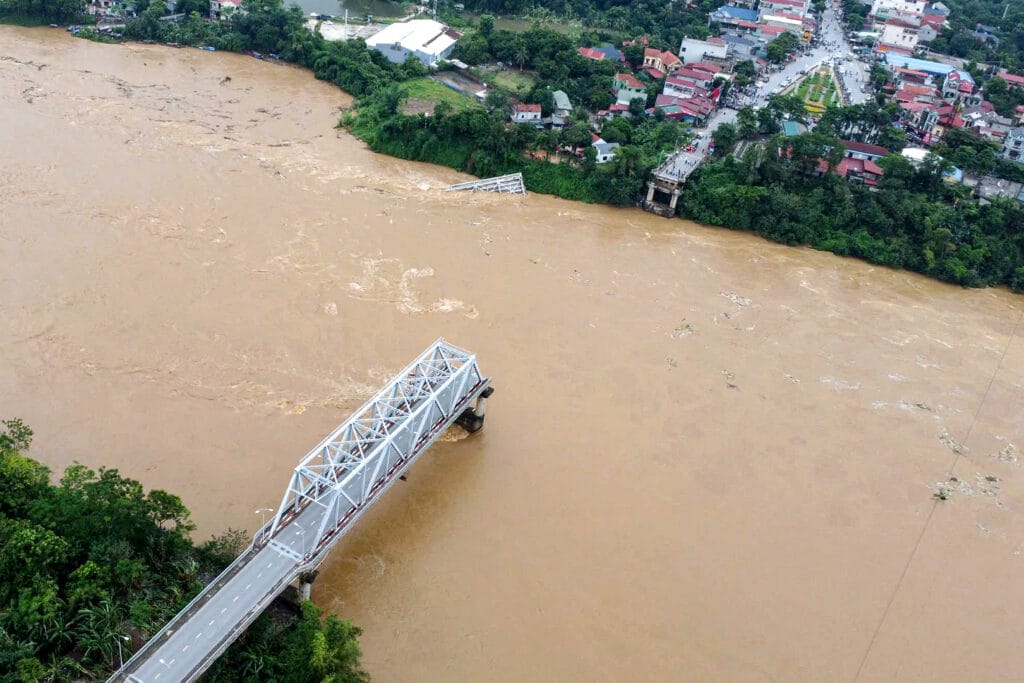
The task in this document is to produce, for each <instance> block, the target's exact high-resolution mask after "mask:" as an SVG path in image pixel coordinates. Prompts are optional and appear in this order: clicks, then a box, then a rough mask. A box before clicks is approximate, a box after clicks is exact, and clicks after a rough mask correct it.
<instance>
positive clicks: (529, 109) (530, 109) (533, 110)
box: [509, 102, 543, 128]
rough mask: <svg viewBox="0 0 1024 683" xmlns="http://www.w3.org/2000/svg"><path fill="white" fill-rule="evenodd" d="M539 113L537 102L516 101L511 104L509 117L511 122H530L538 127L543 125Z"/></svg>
mask: <svg viewBox="0 0 1024 683" xmlns="http://www.w3.org/2000/svg"><path fill="white" fill-rule="evenodd" d="M540 113H541V112H540V105H539V104H523V103H521V102H516V103H515V104H513V105H512V113H511V114H510V116H509V117H510V118H511V119H512V123H530V124H533V125H534V126H536V127H537V128H540V127H541V126H542V125H543V124H542V123H541V120H540Z"/></svg>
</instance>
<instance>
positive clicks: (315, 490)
mask: <svg viewBox="0 0 1024 683" xmlns="http://www.w3.org/2000/svg"><path fill="white" fill-rule="evenodd" d="M489 383H490V382H489V380H487V379H486V378H484V377H483V376H482V375H481V374H480V371H479V368H478V367H477V365H476V359H475V357H473V356H471V355H468V354H466V353H465V352H463V351H461V350H459V349H457V348H455V347H452V346H449V345H447V344H446V343H445V342H444V341H443V340H438V341H437V342H436V343H435V344H434V346H432V347H431V348H429V349H427V351H426V352H424V354H423V355H421V357H420V358H419V359H417V360H416V361H414V362H413V364H412V365H410V366H409V367H408V368H406V369H405V370H404V371H403V372H402V373H401V374H400V375H398V377H396V378H395V379H394V380H392V382H391V383H390V384H389V385H388V386H387V387H385V389H383V390H381V392H380V393H379V394H378V395H377V396H376V397H375V398H374V399H371V400H370V401H369V402H368V403H367V404H366V405H365V406H363V408H362V409H360V410H359V411H358V412H357V413H356V414H355V415H353V416H352V417H351V418H349V420H348V421H346V422H345V423H343V424H342V425H341V426H340V427H339V428H338V429H337V430H335V432H333V433H332V434H331V435H330V436H328V437H327V438H326V439H325V440H324V441H323V442H321V444H320V445H319V446H317V447H316V448H314V449H313V450H312V451H311V452H310V453H309V454H308V455H307V456H306V458H305V459H303V461H302V462H300V465H299V466H298V467H297V468H296V469H295V476H294V479H293V484H292V486H290V487H289V489H288V492H287V493H286V494H285V498H284V501H283V502H282V505H281V508H280V509H279V511H278V513H277V515H276V516H275V518H274V520H273V521H272V522H270V523H269V524H268V525H267V526H265V527H264V528H263V529H261V530H260V531H259V532H258V534H257V541H258V542H254V544H253V545H252V546H250V547H249V548H248V549H247V550H246V551H245V552H243V553H242V554H241V555H240V556H239V557H238V558H237V559H236V560H235V561H234V562H233V563H232V564H231V565H230V566H229V567H228V568H227V569H226V570H224V572H223V573H222V574H221V575H220V576H218V577H217V578H216V579H215V580H214V581H213V582H212V583H210V585H208V586H207V587H206V588H205V589H204V590H203V592H202V593H200V594H199V595H198V596H197V597H196V598H195V599H194V600H193V601H192V602H190V603H189V604H188V605H187V606H186V607H185V609H183V610H182V611H181V612H179V613H178V614H177V615H176V616H175V617H174V618H173V619H172V620H171V621H170V622H169V623H168V624H167V625H166V626H165V627H164V628H163V629H161V631H160V632H159V633H157V634H156V635H155V636H154V637H153V638H152V639H151V640H150V641H149V642H147V643H146V644H145V645H144V646H143V647H142V649H140V650H139V651H138V652H136V653H135V655H134V656H133V657H132V658H131V659H130V660H129V661H128V662H127V663H125V665H124V666H123V667H122V668H121V669H120V670H119V671H117V672H116V673H115V674H114V675H113V676H112V677H111V678H110V679H109V680H110V681H111V682H112V681H134V682H135V683H153V682H159V683H168V682H172V681H173V682H174V683H178V682H179V681H193V680H195V679H196V678H198V677H199V676H200V675H201V674H202V673H203V672H204V671H205V670H206V669H207V668H209V667H210V665H211V664H212V663H213V662H214V661H215V660H216V658H217V657H219V656H220V655H221V653H223V651H224V650H225V649H227V647H228V646H229V645H230V644H231V643H232V642H234V640H235V639H236V638H238V636H239V635H241V634H242V632H243V631H244V630H245V628H246V627H247V626H248V625H249V624H250V623H252V621H254V620H255V619H256V617H258V616H259V615H260V613H261V612H262V611H263V610H264V609H265V608H266V607H267V605H269V604H270V603H271V601H273V599H274V598H275V597H277V596H278V595H280V594H281V593H282V592H283V591H284V589H285V588H286V587H287V586H288V584H289V583H290V582H291V581H293V580H294V579H295V578H296V577H298V575H299V574H300V573H301V572H303V571H307V570H310V569H313V568H315V567H316V566H318V565H319V564H320V563H321V562H323V560H324V558H325V557H326V555H327V553H328V552H329V551H330V549H331V547H332V546H333V545H334V544H335V543H336V542H337V541H338V539H339V538H341V537H342V536H343V535H344V534H345V532H346V531H347V530H348V529H349V528H351V527H352V525H353V524H355V522H356V521H357V520H358V519H359V517H361V516H362V515H363V513H364V512H365V511H366V510H367V509H369V507H370V506H371V504H372V503H374V502H375V501H376V500H377V499H378V498H379V497H380V496H381V495H382V494H383V493H384V491H386V490H387V488H388V487H389V486H391V485H392V484H393V483H394V481H395V480H397V479H398V478H399V477H400V476H401V475H402V474H403V473H404V472H405V471H406V470H407V469H408V468H409V467H410V466H411V465H412V463H413V462H414V461H415V460H416V459H417V458H418V457H419V456H420V455H421V454H422V453H423V452H424V451H426V450H427V449H428V448H429V447H430V446H431V445H432V444H433V443H434V441H436V440H437V438H438V437H439V436H440V435H441V434H442V433H444V431H445V430H446V429H448V427H450V426H451V425H452V424H453V423H454V422H456V421H457V420H458V419H459V418H460V416H461V415H462V413H463V412H464V411H466V410H467V408H469V405H470V403H471V402H472V401H474V400H476V399H478V398H479V402H478V409H479V410H481V413H480V416H479V417H478V418H477V419H478V420H480V421H481V422H482V419H483V418H482V415H483V413H482V401H483V400H484V399H483V398H481V394H483V395H484V396H486V395H487V394H489V393H490V390H489V389H488V385H489ZM485 392H486V393H485ZM367 416H371V417H367ZM475 428H479V426H477V427H475ZM475 428H474V427H471V429H475ZM315 463H319V464H316V466H313V465H314V464H315ZM299 482H307V483H306V484H304V485H302V486H301V487H300V488H296V485H297V484H298V483H299Z"/></svg>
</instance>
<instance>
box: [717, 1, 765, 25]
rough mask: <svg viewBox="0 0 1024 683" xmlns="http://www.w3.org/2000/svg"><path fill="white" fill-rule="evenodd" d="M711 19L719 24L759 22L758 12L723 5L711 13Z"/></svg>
mask: <svg viewBox="0 0 1024 683" xmlns="http://www.w3.org/2000/svg"><path fill="white" fill-rule="evenodd" d="M711 19H712V20H714V21H719V22H722V21H724V22H728V23H734V22H737V21H753V22H757V12H755V11H754V10H752V9H744V8H742V7H733V6H731V5H723V6H721V7H719V8H718V9H716V10H715V11H714V12H712V13H711Z"/></svg>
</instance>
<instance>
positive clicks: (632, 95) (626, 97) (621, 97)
mask: <svg viewBox="0 0 1024 683" xmlns="http://www.w3.org/2000/svg"><path fill="white" fill-rule="evenodd" d="M612 94H613V95H615V100H616V101H617V102H618V103H619V104H626V105H628V104H629V103H630V102H632V101H633V100H643V101H644V103H646V102H647V89H646V88H645V87H644V84H643V83H641V82H640V81H639V80H638V79H637V78H636V76H631V75H630V74H615V75H614V76H613V77H612Z"/></svg>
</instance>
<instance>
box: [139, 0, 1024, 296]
mask: <svg viewBox="0 0 1024 683" xmlns="http://www.w3.org/2000/svg"><path fill="white" fill-rule="evenodd" d="M154 16H155V15H154ZM154 16H148V15H144V16H143V17H141V18H140V19H138V20H136V21H133V22H131V23H130V24H129V25H128V27H126V30H125V35H126V36H127V37H129V38H134V39H147V40H158V41H159V42H165V43H176V44H187V45H197V46H201V45H212V46H215V47H217V48H219V49H224V50H228V51H233V52H242V53H254V54H274V55H279V56H280V58H281V59H283V60H285V61H289V62H292V63H295V64H297V65H299V66H302V67H305V68H307V69H310V70H311V71H312V72H313V74H314V75H315V76H316V78H318V79H321V80H326V81H329V82H331V83H334V84H335V85H337V86H338V87H340V88H342V89H343V90H345V91H346V92H348V93H350V94H352V95H354V96H355V97H356V98H358V99H357V102H356V104H355V107H354V113H350V114H349V115H347V116H346V117H343V118H342V119H341V122H342V124H343V125H345V126H346V127H348V128H349V130H350V131H351V132H352V133H353V134H354V135H356V136H357V137H359V138H360V139H361V140H363V141H364V142H366V143H367V144H368V145H369V146H370V148H371V149H373V150H374V151H377V152H380V153H384V154H388V155H391V156H396V157H398V158H402V159H408V160H414V161H424V162H428V163H433V164H439V165H444V166H448V167H450V168H454V169H457V170H460V171H463V172H467V173H472V174H474V175H477V176H479V177H488V176H494V175H502V174H506V173H515V172H521V173H523V177H524V180H525V182H526V186H527V189H528V190H530V191H532V192H540V193H544V194H552V195H555V196H558V197H562V198H565V199H571V200H576V201H584V202H590V203H605V204H611V205H616V206H635V205H637V202H638V200H639V198H640V197H641V194H642V192H643V190H644V187H645V182H646V180H647V178H648V175H649V173H650V171H651V169H652V168H654V166H655V165H656V163H657V160H658V158H660V155H662V154H664V153H666V152H667V151H668V150H671V149H673V148H674V147H675V146H676V145H677V144H678V143H679V140H680V138H679V135H680V132H679V129H678V128H677V127H676V125H675V124H673V123H668V122H661V121H658V120H656V119H654V118H650V117H645V118H643V119H642V120H639V121H637V122H635V123H634V122H627V121H626V120H625V119H617V120H616V121H614V122H611V123H609V124H607V125H606V127H611V126H613V125H614V126H617V127H618V128H617V130H618V133H617V135H621V136H623V137H622V139H623V140H624V144H623V146H622V147H620V148H619V149H618V150H616V155H615V157H614V158H613V160H612V161H611V162H609V163H606V164H600V165H599V164H597V163H595V160H594V155H593V148H592V147H590V135H591V133H590V131H589V129H587V128H586V127H585V126H584V125H583V124H577V125H576V126H573V127H571V128H570V129H568V130H569V132H568V133H566V132H563V133H561V134H558V135H554V134H551V133H548V132H543V133H542V132H538V131H537V130H536V129H534V128H533V127H531V126H513V127H510V126H508V125H507V122H506V120H505V118H506V117H505V114H504V110H503V109H502V108H498V109H496V110H495V111H492V112H490V113H488V112H487V111H485V110H483V109H479V108H467V109H465V110H461V111H456V110H454V108H452V107H447V106H446V105H445V104H443V103H440V102H439V106H438V107H437V108H435V111H434V112H433V114H432V115H431V116H426V115H424V114H414V115H407V114H404V113H402V111H401V106H400V105H401V103H402V100H403V95H402V92H401V90H400V88H399V85H400V84H401V83H403V82H406V81H409V80H411V79H416V78H422V77H423V76H424V75H425V73H426V71H425V70H424V69H423V67H422V66H421V65H419V63H418V62H415V61H413V62H410V63H407V64H403V65H395V64H391V63H389V62H388V61H387V60H386V59H384V58H383V57H382V56H381V55H379V54H377V53H375V52H373V51H368V50H367V49H366V48H365V46H364V44H363V43H362V41H344V42H330V43H328V42H326V41H324V40H323V39H322V38H320V37H319V36H314V35H311V34H310V33H309V32H308V31H305V30H304V29H302V22H303V20H304V19H303V17H302V15H301V13H300V12H299V11H297V10H284V9H283V7H282V6H281V5H280V3H278V4H276V5H275V4H273V3H268V4H267V5H261V6H260V8H259V9H257V10H254V11H252V12H249V13H246V14H244V15H241V16H240V17H238V18H236V19H235V20H233V21H232V22H231V23H216V24H211V23H209V22H205V21H194V20H188V21H186V22H184V23H182V24H172V23H167V22H159V21H156V19H155V18H154ZM535 32H536V33H537V35H536V36H535V37H534V39H532V43H533V44H537V45H546V46H547V47H546V48H544V49H545V50H547V52H544V53H543V54H538V55H533V56H531V59H538V60H539V59H542V58H543V59H545V60H555V61H557V60H558V59H570V60H571V59H573V58H574V52H573V49H574V48H572V49H571V45H570V43H568V42H566V41H567V40H568V39H567V38H566V37H565V36H562V35H561V34H557V33H553V32H545V31H535ZM565 50H569V53H570V54H567V55H563V54H562V53H563V52H564V51H565ZM589 61H590V60H582V62H581V63H586V62H589ZM592 64H598V63H596V62H594V63H592ZM592 64H585V65H586V66H587V68H598V67H594V66H592ZM577 128H579V130H577ZM602 132H603V133H604V129H602ZM577 134H578V135H577ZM567 136H568V138H574V141H573V143H572V144H578V145H579V146H580V147H579V148H580V149H584V150H587V151H586V153H584V154H583V155H582V158H580V159H579V160H573V159H571V158H570V161H569V163H550V162H549V161H541V160H538V157H542V158H543V157H547V156H550V155H551V153H552V151H555V150H557V149H558V148H559V146H560V144H564V143H565V141H566V139H568V138H567ZM575 138H578V140H575ZM819 138H820V136H817V137H816V136H815V135H814V134H805V135H803V136H800V137H799V138H794V139H792V140H791V141H790V143H789V144H791V145H794V147H798V148H800V149H802V150H805V153H804V154H803V155H802V156H803V157H806V158H805V161H808V163H810V161H814V163H813V164H810V165H809V166H808V165H807V164H805V165H803V166H799V165H798V164H797V163H795V162H794V161H793V160H792V159H791V158H789V157H786V160H785V161H783V160H782V159H781V157H780V156H779V154H778V152H777V151H776V153H775V155H776V156H775V157H771V155H768V156H764V155H761V156H758V158H757V159H755V160H751V159H749V158H748V159H744V160H743V161H742V162H737V161H735V160H732V159H725V160H720V161H718V162H715V163H712V164H710V165H709V168H706V169H699V170H698V172H697V173H696V174H695V175H694V176H693V178H692V179H691V180H690V181H689V182H688V185H687V189H686V191H685V192H684V194H683V196H682V198H681V214H682V215H683V216H684V217H688V218H693V219H695V220H699V221H702V222H705V223H709V224H711V225H717V226H721V227H727V228H731V229H740V230H753V231H755V232H757V234H759V235H761V236H763V237H766V238H768V239H771V240H774V241H778V242H782V243H785V244H789V245H808V246H812V247H814V248H815V249H821V250H825V251H830V252H832V253H835V254H838V255H843V256H855V257H857V258H862V259H865V260H867V261H869V262H871V263H876V264H879V265H884V266H887V267H894V268H903V269H907V270H913V271H915V272H919V273H922V274H925V275H928V276H929V277H934V278H937V279H940V280H944V281H947V282H952V283H955V284H959V285H962V286H969V287H982V286H992V285H1005V286H1007V287H1010V288H1012V289H1014V290H1015V291H1019V290H1021V289H1022V288H1024V234H1022V233H1021V232H1020V231H1019V230H1017V229H1015V228H1014V226H1018V225H1020V224H1022V223H1024V207H1022V206H1021V205H1020V204H1019V203H1016V202H1013V201H1011V200H1006V201H998V202H996V203H994V204H992V205H990V206H991V207H992V208H989V207H983V206H980V205H979V203H978V202H977V201H975V200H972V199H969V198H966V197H964V196H963V193H962V192H959V191H958V190H957V189H956V188H950V187H948V186H947V185H946V184H945V183H944V182H942V178H941V176H940V175H938V174H931V175H929V174H928V173H924V174H922V173H920V172H917V171H915V170H914V169H912V168H909V167H908V165H907V164H906V163H905V162H901V161H900V160H897V161H894V162H893V163H892V164H891V165H892V166H893V168H892V169H891V170H890V172H888V173H887V174H886V176H885V177H884V178H883V179H882V181H881V183H880V184H879V185H878V188H877V189H878V192H874V191H869V190H868V189H867V188H865V187H864V186H859V187H858V186H852V185H851V184H850V183H848V182H846V181H845V180H842V179H839V178H837V177H835V176H834V175H832V174H823V175H822V176H821V177H816V175H817V174H816V173H813V172H812V171H813V170H814V169H816V168H817V160H819V159H821V158H824V157H825V156H827V153H826V152H825V151H824V149H825V148H826V147H829V146H831V147H832V148H835V147H836V146H837V145H838V144H839V143H838V141H836V140H831V141H828V140H826V141H825V143H827V144H825V143H823V142H822V141H821V140H820V139H819ZM641 141H644V142H642V143H641ZM631 143H632V144H631ZM770 148H771V149H775V150H777V149H778V144H777V143H773V145H771V146H770ZM807 154H810V155H811V156H809V157H808V156H807ZM809 160H810V161H809ZM559 161H563V160H562V159H559ZM716 207H717V208H716ZM826 207H827V210H826ZM836 207H843V209H842V210H841V211H836V210H834V209H835V208H836Z"/></svg>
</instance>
